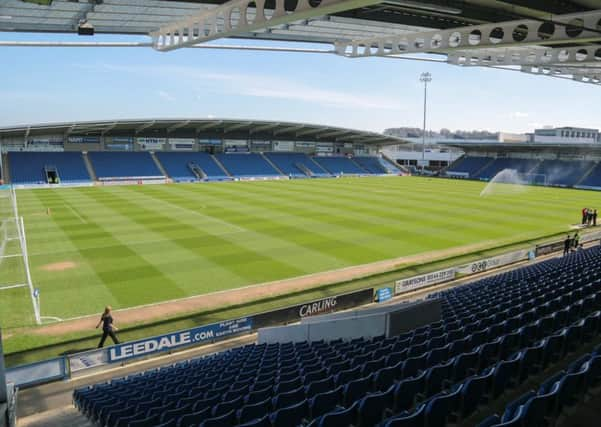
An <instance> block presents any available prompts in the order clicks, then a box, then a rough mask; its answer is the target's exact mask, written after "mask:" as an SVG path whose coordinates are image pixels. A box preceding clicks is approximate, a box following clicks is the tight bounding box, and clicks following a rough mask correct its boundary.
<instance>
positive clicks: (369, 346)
mask: <svg viewBox="0 0 601 427" xmlns="http://www.w3.org/2000/svg"><path fill="white" fill-rule="evenodd" d="M567 258H573V259H572V264H573V265H574V266H580V264H581V262H579V261H582V262H584V263H587V262H589V263H590V261H591V260H590V259H588V258H590V257H588V258H587V259H585V260H580V258H583V255H580V254H578V256H576V254H575V256H571V257H567ZM541 269H542V270H545V269H547V270H550V273H549V272H548V273H547V275H546V276H548V277H546V278H550V277H552V276H557V277H558V278H559V279H563V278H565V277H567V276H566V275H565V274H563V273H561V271H562V269H565V266H563V265H562V263H561V262H560V263H557V262H547V263H543V265H537V266H533V267H531V268H529V269H525V270H522V272H521V273H522V274H517V275H515V281H514V283H512V284H510V285H509V286H508V292H507V293H506V297H507V298H508V300H507V301H506V302H507V303H511V300H509V298H515V297H516V292H518V290H519V289H521V288H524V289H525V290H524V293H523V295H521V296H520V297H523V298H524V299H525V300H526V301H535V302H538V303H540V305H541V307H542V308H541V309H542V310H544V311H541V312H540V313H538V312H532V310H531V306H529V305H527V303H524V304H523V306H522V307H521V308H523V309H525V310H526V309H529V312H530V314H525V313H523V315H521V317H519V318H518V319H514V318H512V317H511V316H509V315H511V314H515V312H514V313H512V312H510V310H511V308H510V307H505V308H504V311H503V310H500V311H499V312H498V313H497V314H498V315H499V317H498V320H501V319H503V316H505V317H507V316H509V318H508V319H511V320H510V321H509V322H507V320H502V322H505V325H504V328H509V329H511V328H513V327H517V326H519V325H520V324H521V323H516V322H517V321H518V320H519V321H520V322H529V321H532V319H533V318H535V317H536V316H539V315H540V316H543V315H544V314H552V316H551V317H550V318H551V319H554V320H553V322H552V323H549V322H543V323H542V324H541V326H540V327H541V328H548V327H549V326H551V327H554V326H561V325H562V324H563V323H562V322H565V321H566V319H573V316H574V314H575V313H576V310H572V311H571V312H569V313H568V312H563V311H562V312H561V313H560V314H558V313H551V312H549V311H548V310H551V309H552V308H553V307H555V308H557V307H556V306H554V305H551V304H548V303H547V302H545V300H544V297H543V298H542V299H541V297H542V296H543V295H542V294H541V293H542V292H544V289H545V287H546V288H547V289H549V288H548V287H549V286H553V287H552V288H550V289H552V291H551V292H550V294H549V295H548V296H549V297H552V296H553V299H557V298H561V299H562V300H559V302H560V303H562V302H563V303H565V302H572V301H573V300H574V299H575V298H577V297H582V296H584V292H583V291H581V289H580V288H582V287H584V282H578V281H577V280H575V281H572V282H571V283H570V284H568V285H564V286H561V287H557V283H556V282H551V281H549V282H547V284H546V286H545V282H541V284H540V286H533V288H532V289H530V291H532V292H530V293H528V292H526V289H528V288H527V287H525V284H524V283H521V282H520V280H522V279H523V278H524V277H531V276H532V275H533V274H536V277H539V278H540V277H543V276H541V275H540V270H541ZM555 270H558V271H560V273H557V272H556V271H555ZM589 273H590V271H589V272H587V275H586V277H587V278H588V279H587V280H593V279H594V278H595V276H591V274H589ZM562 274H563V276H562ZM564 276H565V277H564ZM485 285H486V283H481V285H480V286H482V287H486V286H485ZM598 287H599V282H598V281H593V283H587V284H586V286H585V288H586V289H587V290H588V291H590V292H593V289H597V290H598ZM467 288H468V289H469V288H470V287H467ZM499 288H500V289H503V287H502V286H500V287H499ZM588 291H587V292H588ZM560 292H563V293H564V294H563V295H559V293H560ZM464 293H465V292H464ZM470 293H473V292H470ZM457 295H460V296H461V293H459V292H450V293H449V295H448V297H449V298H455V299H457V298H458V296H457ZM595 298H596V297H595ZM595 298H589V299H588V303H587V304H586V305H585V303H584V300H583V301H582V303H581V304H579V305H577V306H582V307H586V310H590V309H591V307H593V306H594V304H596V300H595ZM493 301H494V300H493ZM497 307H498V308H499V309H500V308H503V305H501V304H497ZM477 308H479V307H475V309H477ZM465 309H470V308H469V307H465ZM492 309H493V307H490V309H488V308H484V310H485V311H483V312H482V314H491V311H492ZM461 310H463V308H462V309H461ZM447 311H448V312H447V314H445V317H447V319H445V321H443V322H442V323H441V324H438V325H430V326H429V327H427V328H422V330H421V331H419V332H418V331H413V332H412V333H411V334H406V336H404V337H398V338H397V341H396V343H398V342H399V340H402V341H405V340H407V339H410V340H412V341H413V343H414V345H415V348H414V346H412V347H411V348H406V349H405V351H406V353H405V354H404V355H402V356H399V357H404V358H408V360H409V359H416V358H417V357H413V358H412V357H408V355H409V354H418V353H420V352H422V351H426V350H427V349H428V348H431V350H430V351H429V354H428V355H427V356H425V355H422V356H419V360H417V361H416V360H411V361H410V362H408V363H405V362H406V361H405V360H402V362H403V366H404V369H405V374H407V375H409V374H410V373H411V372H410V371H409V369H418V370H419V369H422V368H423V369H425V368H426V365H431V364H432V363H436V362H440V357H442V355H443V354H444V352H445V351H448V350H450V348H448V349H446V350H444V349H442V350H441V349H439V350H437V351H435V352H434V354H437V356H432V352H433V351H434V350H436V348H432V346H434V343H436V344H437V345H441V344H443V342H444V341H441V340H438V341H436V340H434V341H433V339H435V338H437V337H436V335H437V334H439V333H447V331H448V332H451V331H453V329H447V328H446V322H448V325H449V327H450V328H451V327H452V328H457V327H458V326H462V325H463V326H464V327H467V328H466V329H465V330H464V331H459V332H455V333H452V334H451V335H452V336H453V337H457V340H458V341H461V338H459V337H460V336H461V334H467V333H468V332H470V331H471V332H472V333H471V335H470V336H469V337H466V338H468V339H467V340H466V339H465V338H463V343H464V344H466V341H467V344H471V345H476V344H479V343H481V342H482V341H483V340H485V335H484V334H483V333H482V332H480V333H476V334H474V333H473V332H474V331H478V330H480V329H481V327H485V323H486V322H493V321H494V320H497V318H496V317H493V316H496V314H493V315H489V316H486V317H485V316H482V319H481V320H477V319H475V318H474V314H477V313H478V312H477V310H476V311H475V313H474V311H472V312H471V313H469V312H462V311H458V312H457V313H451V311H452V310H447ZM540 316H539V317H540ZM514 317H515V316H514ZM555 318H557V319H555ZM562 319H563V320H562ZM465 322H468V323H465ZM498 328H499V325H497V326H495V327H493V328H491V329H490V330H489V332H487V333H488V334H493V335H494V334H497V333H498V331H499V329H498ZM530 329H532V328H530ZM530 329H529V330H530ZM541 330H546V329H541ZM434 331H435V332H434ZM433 334H434V335H433ZM407 335H410V336H407ZM425 335H427V337H429V340H430V341H431V342H430V343H429V346H430V347H423V343H422V340H424V339H426V338H427V337H426V336H425ZM474 336H475V338H474ZM448 339H449V337H446V338H445V340H446V341H447V344H448ZM305 345H309V346H310V344H307V343H305ZM323 345H324V346H326V347H328V348H330V346H331V344H327V343H325V344H323ZM332 345H333V346H334V348H336V347H338V348H340V349H341V352H339V354H338V356H342V355H343V354H349V355H350V356H351V357H352V358H353V359H355V358H357V357H359V359H357V360H356V361H352V360H353V359H351V363H355V364H357V365H359V363H360V362H364V363H363V365H360V366H355V368H352V369H355V371H354V372H353V371H352V369H351V372H350V373H348V378H345V379H348V380H349V381H354V380H358V379H361V376H362V375H372V374H373V376H374V381H375V378H379V379H380V380H379V381H380V383H381V382H382V381H383V380H382V378H385V374H383V373H381V372H380V373H379V372H378V371H381V370H382V369H385V368H387V367H390V365H391V364H392V363H393V362H395V360H394V358H391V359H386V360H384V365H382V361H378V360H374V356H376V354H375V353H373V352H375V351H378V350H379V349H380V350H381V349H382V348H376V347H378V346H383V345H384V348H386V347H388V346H390V345H394V343H393V342H392V341H387V340H380V341H376V342H355V343H333V344H332ZM403 345H409V342H404V343H403ZM453 345H454V348H455V350H453V351H459V350H461V351H467V350H469V348H467V347H466V346H465V345H462V346H461V347H459V346H458V345H456V344H453ZM361 346H364V347H365V348H366V350H369V352H368V353H366V354H365V355H368V354H369V357H367V358H365V359H363V360H362V359H360V357H361V354H355V353H353V351H354V350H357V349H358V347H361ZM420 346H421V347H420ZM468 347H469V345H468ZM293 348H294V351H296V346H294V347H293ZM279 349H280V347H278V348H277V351H278V352H279V351H280V350H279ZM330 349H331V348H330ZM387 350H388V349H387ZM259 351H260V350H259ZM388 351H390V350H388ZM299 354H300V353H299ZM380 354H382V353H380ZM446 355H447V356H448V352H447V353H446ZM263 356H264V355H263ZM263 356H262V357H261V359H260V360H258V359H257V360H255V361H254V363H255V365H248V366H245V367H244V371H245V373H246V375H247V376H248V377H249V378H253V377H255V376H256V375H257V371H256V368H257V367H258V366H259V365H260V364H261V363H263V362H265V366H266V367H269V366H271V369H272V371H271V372H269V371H268V370H266V371H265V374H266V375H268V376H269V375H271V376H272V377H273V378H276V379H277V380H280V379H281V380H282V384H286V383H287V382H288V381H290V380H294V381H297V382H298V378H296V379H295V378H290V376H295V375H297V374H298V373H299V371H298V370H297V371H296V372H285V371H283V370H282V368H283V367H284V366H283V365H282V362H281V361H279V362H278V363H277V364H276V366H277V369H278V371H277V376H276V373H275V371H274V370H273V369H275V367H276V366H274V363H273V361H272V360H270V359H269V358H267V359H264V358H263ZM329 356H333V357H336V355H335V354H330V355H329ZM436 357H438V359H436ZM370 358H371V360H370ZM428 358H430V360H429V361H428V360H427V359H428ZM288 359H290V356H289V354H286V356H285V357H284V359H282V360H288ZM309 360H311V359H309ZM323 360H329V359H328V357H325V358H324V359H323ZM400 361H401V360H398V359H397V360H396V363H397V364H398V362H400ZM370 362H376V363H370ZM209 363H214V362H211V361H209ZM367 363H370V364H369V365H367ZM367 366H369V368H368V367H367ZM382 366H384V367H382ZM412 366H415V367H417V368H414V367H412ZM420 367H421V368H420ZM430 367H431V366H430ZM240 368H242V366H241V367H240ZM314 368H315V369H319V367H318V366H314ZM322 368H323V365H322ZM357 368H359V369H357ZM303 372H304V371H303ZM307 372H309V371H307ZM282 373H284V376H281V377H280V375H281V374H282ZM328 373H329V372H323V371H322V373H321V375H326V374H328ZM413 373H415V372H413ZM239 374H240V372H239ZM378 374H379V375H378ZM288 375H289V376H288ZM258 378H261V377H258ZM353 378H354V379H353ZM322 380H326V381H332V380H333V381H335V382H334V384H335V385H336V384H340V385H342V383H341V382H340V381H336V379H335V378H330V379H329V380H328V377H326V378H323V379H322ZM175 381H177V380H175ZM224 381H225V382H226V383H229V382H231V381H232V379H231V378H225V379H224ZM214 382H215V379H212V381H211V382H210V383H211V384H212V383H214ZM263 385H264V384H263ZM306 385H309V384H304V382H303V386H306ZM184 387H186V385H184ZM290 387H292V385H290ZM92 390H94V389H92ZM228 391H231V390H229V389H228ZM277 391H278V392H279V391H283V389H280V388H277ZM291 391H296V392H298V390H288V391H286V393H288V392H291ZM87 392H88V393H90V391H89V390H88V391H87ZM223 392H224V390H218V391H217V393H223ZM272 392H273V389H272ZM81 393H82V394H81V395H80V396H79V397H81V396H82V395H83V394H85V391H83V392H81ZM228 397H229V396H228ZM273 397H275V396H273V395H271V396H270V397H269V398H270V399H272V398H273ZM297 397H299V398H300V396H297ZM266 399H267V398H266ZM201 400H202V399H201ZM76 401H77V398H76ZM223 403H227V402H223ZM239 403H242V402H239ZM246 403H248V402H246ZM292 406H295V405H292ZM224 407H227V406H224ZM272 409H273V408H272ZM284 409H286V408H280V409H278V411H279V412H278V413H280V414H281V413H282V412H281V411H283V410H284ZM240 410H241V409H240V408H238V409H237V410H234V409H232V411H235V412H236V411H240ZM230 412H231V411H230ZM236 413H237V412H236ZM283 413H286V411H284V412H283ZM207 415H208V414H205V417H206V416H207ZM210 415H212V414H210ZM224 415H228V414H224ZM271 415H273V414H271ZM280 416H282V415H280ZM218 418H219V417H218ZM138 421H142V420H138ZM155 421H156V420H155ZM172 421H173V422H174V421H175V420H172ZM197 421H199V419H197ZM205 421H207V422H209V421H208V420H205ZM219 422H224V421H223V420H220V421H219Z"/></svg>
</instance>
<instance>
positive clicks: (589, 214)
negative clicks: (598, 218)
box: [586, 209, 593, 226]
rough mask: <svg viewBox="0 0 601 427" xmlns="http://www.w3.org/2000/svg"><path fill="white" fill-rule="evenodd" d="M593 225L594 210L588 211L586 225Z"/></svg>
mask: <svg viewBox="0 0 601 427" xmlns="http://www.w3.org/2000/svg"><path fill="white" fill-rule="evenodd" d="M592 223H593V210H592V209H587V210H586V225H588V226H590V225H591V224H592Z"/></svg>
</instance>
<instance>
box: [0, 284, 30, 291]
mask: <svg viewBox="0 0 601 427" xmlns="http://www.w3.org/2000/svg"><path fill="white" fill-rule="evenodd" d="M27 286H28V285H27V283H21V284H20V285H8V286H0V291H4V290H5V289H16V288H25V287H27Z"/></svg>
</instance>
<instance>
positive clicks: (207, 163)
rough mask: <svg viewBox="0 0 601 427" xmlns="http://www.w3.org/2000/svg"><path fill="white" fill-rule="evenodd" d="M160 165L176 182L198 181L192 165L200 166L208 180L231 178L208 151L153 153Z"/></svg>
mask: <svg viewBox="0 0 601 427" xmlns="http://www.w3.org/2000/svg"><path fill="white" fill-rule="evenodd" d="M155 155H156V157H157V158H158V159H159V161H160V162H161V165H162V166H163V168H164V169H165V171H166V172H167V175H169V177H170V178H172V179H173V180H174V181H176V182H186V181H198V180H199V178H198V176H197V175H196V174H195V173H194V172H193V168H194V167H198V168H200V170H201V171H202V172H204V174H205V175H206V179H207V180H208V181H223V180H228V179H231V178H230V177H229V176H228V175H227V173H226V172H225V171H224V170H223V169H221V167H220V166H219V165H218V164H217V162H215V160H214V157H213V156H212V155H211V154H208V153H200V152H181V151H160V152H157V153H155Z"/></svg>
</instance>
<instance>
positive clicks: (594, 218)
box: [593, 209, 597, 227]
mask: <svg viewBox="0 0 601 427" xmlns="http://www.w3.org/2000/svg"><path fill="white" fill-rule="evenodd" d="M593 226H594V227H596V226H597V209H595V210H593Z"/></svg>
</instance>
